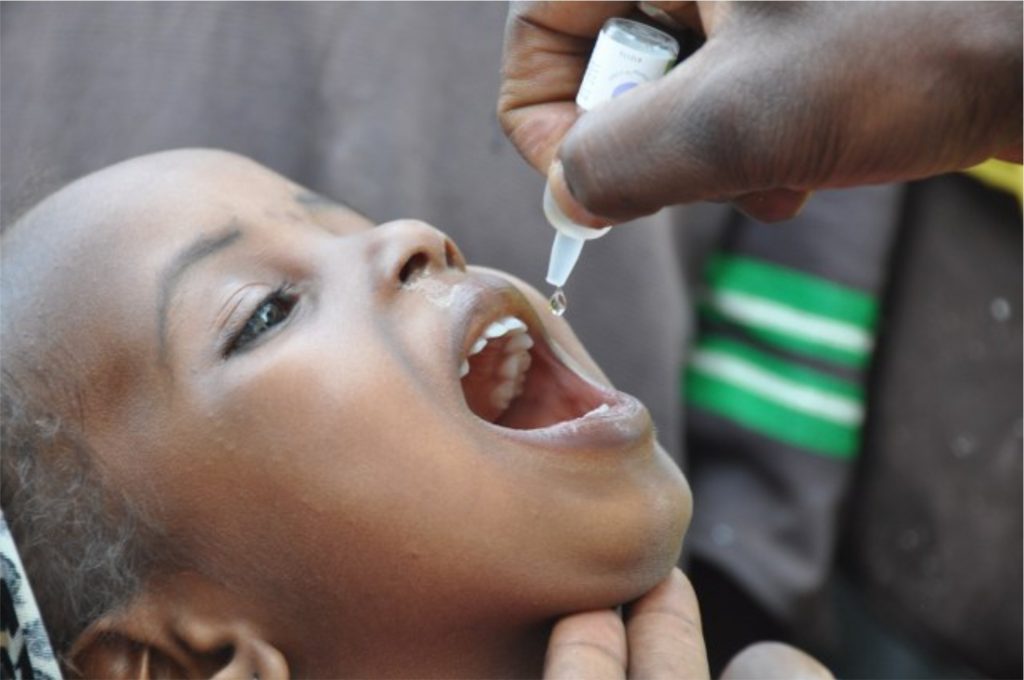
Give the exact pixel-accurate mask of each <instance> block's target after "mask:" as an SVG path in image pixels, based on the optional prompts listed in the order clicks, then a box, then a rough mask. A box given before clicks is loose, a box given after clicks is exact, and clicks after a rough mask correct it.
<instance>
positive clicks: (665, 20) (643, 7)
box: [638, 2, 683, 30]
mask: <svg viewBox="0 0 1024 680" xmlns="http://www.w3.org/2000/svg"><path fill="white" fill-rule="evenodd" d="M638 8H639V9H640V11H641V12H643V13H644V14H646V15H647V16H649V17H650V18H652V19H654V20H655V21H657V22H658V23H659V24H661V25H662V26H668V27H669V28H674V29H676V30H681V29H682V28H683V25H682V24H681V23H679V22H678V21H676V20H675V18H673V16H672V15H671V14H669V13H668V12H666V11H665V10H663V9H661V8H659V7H655V6H654V5H653V4H651V3H649V2H641V3H638Z"/></svg>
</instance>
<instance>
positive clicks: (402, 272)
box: [377, 220, 466, 284]
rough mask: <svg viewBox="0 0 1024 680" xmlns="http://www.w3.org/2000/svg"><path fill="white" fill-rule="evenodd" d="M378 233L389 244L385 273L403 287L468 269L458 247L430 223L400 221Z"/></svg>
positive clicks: (392, 223) (380, 228)
mask: <svg viewBox="0 0 1024 680" xmlns="http://www.w3.org/2000/svg"><path fill="white" fill-rule="evenodd" d="M377 229H378V230H379V232H378V233H379V234H380V236H381V237H383V238H384V240H385V242H386V244H387V245H386V246H385V248H384V250H385V253H386V254H385V259H386V261H387V264H386V268H385V271H386V272H388V276H389V277H390V278H391V279H392V280H393V281H394V280H397V282H398V283H399V284H404V283H408V282H409V281H411V280H413V279H415V278H416V277H419V276H424V275H429V274H432V273H438V272H441V271H444V270H446V269H459V270H462V271H464V270H465V269H466V260H465V258H463V257H462V253H461V252H459V249H458V247H457V246H456V245H455V244H454V243H453V242H452V240H451V239H449V238H448V237H447V236H445V235H444V234H443V233H441V232H440V231H438V230H437V229H435V228H434V227H432V226H430V225H429V224H427V223H426V222H420V221H419V220H396V221H394V222H388V223H386V224H382V225H380V226H379V227H377Z"/></svg>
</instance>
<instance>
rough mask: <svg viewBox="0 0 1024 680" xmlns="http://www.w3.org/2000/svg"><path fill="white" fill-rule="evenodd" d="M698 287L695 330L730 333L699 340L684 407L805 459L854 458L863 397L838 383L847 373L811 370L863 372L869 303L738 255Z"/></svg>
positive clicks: (718, 260)
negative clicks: (804, 453) (811, 455)
mask: <svg viewBox="0 0 1024 680" xmlns="http://www.w3.org/2000/svg"><path fill="white" fill-rule="evenodd" d="M706 280H707V290H706V293H705V296H704V299H703V301H702V303H701V306H700V310H701V315H702V317H703V319H702V321H703V322H704V323H703V324H702V325H704V326H705V327H708V326H710V327H712V328H714V327H716V326H717V327H721V328H726V329H732V330H733V331H738V332H734V333H733V334H732V336H733V337H730V335H727V334H724V333H715V332H705V333H703V334H702V335H701V337H700V339H699V340H698V342H697V346H696V348H695V350H694V352H693V354H692V356H691V358H690V362H689V366H688V370H687V374H686V376H685V380H684V384H685V385H686V396H687V400H688V401H689V402H690V404H691V405H693V406H696V407H699V408H703V409H706V410H708V411H711V412H714V413H717V414H718V415H721V416H724V417H726V418H728V419H730V420H733V421H735V422H737V423H738V424H740V425H742V426H744V427H747V428H749V429H752V430H754V431H756V432H758V433H760V434H762V435H765V436H767V437H769V438H772V439H775V440H779V441H782V442H785V443H787V444H790V445H793V446H797V447H800V448H803V449H806V450H808V451H812V452H815V453H819V454H822V455H827V456H833V457H839V458H849V457H851V456H853V455H854V454H855V453H856V451H857V448H858V446H859V443H860V436H859V435H860V427H861V424H862V422H863V420H864V393H863V389H862V387H861V385H860V383H859V381H853V380H850V379H848V378H844V377H842V375H843V373H848V371H842V370H839V371H834V372H828V371H827V370H823V369H822V368H820V367H821V366H824V367H825V368H826V369H827V368H828V367H829V366H830V365H834V366H836V367H839V368H844V367H845V368H849V369H863V368H864V367H865V365H866V363H867V362H868V361H869V359H870V357H871V351H872V348H873V346H874V330H875V323H876V320H877V317H878V304H877V302H876V300H875V299H874V298H873V297H872V296H870V295H868V294H865V293H863V292H861V291H858V290H855V289H853V288H850V287H846V286H843V285H840V284H837V283H835V282H833V281H828V280H825V279H822V278H819V277H816V276H812V275H810V274H806V273H803V272H799V271H796V270H794V269H790V268H787V267H783V266H780V265H777V264H772V263H768V262H764V261H759V260H756V259H754V258H751V257H745V256H738V255H717V256H716V257H714V258H713V259H712V260H711V262H710V264H709V266H708V269H707V278H706ZM737 335H738V336H739V339H737V338H736V337H735V336H737Z"/></svg>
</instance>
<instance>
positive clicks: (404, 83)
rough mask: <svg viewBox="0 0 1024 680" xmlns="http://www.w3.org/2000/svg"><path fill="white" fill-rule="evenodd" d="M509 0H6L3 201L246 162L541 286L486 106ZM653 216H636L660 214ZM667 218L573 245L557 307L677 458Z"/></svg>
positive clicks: (536, 194)
mask: <svg viewBox="0 0 1024 680" xmlns="http://www.w3.org/2000/svg"><path fill="white" fill-rule="evenodd" d="M506 9H507V8H506V5H505V4H504V3H384V4H379V3H370V4H366V3H255V4H251V5H250V4H247V3H175V2H170V3H109V4H108V3H40V4H36V3H4V4H3V7H2V19H3V41H2V54H0V56H2V58H0V69H2V72H0V81H2V84H3V85H2V86H3V91H2V97H0V106H2V111H0V118H2V121H3V125H2V128H0V146H2V149H3V154H2V168H0V175H2V180H3V187H2V188H3V214H4V218H5V220H6V219H9V218H10V216H11V215H12V214H14V213H15V211H17V210H18V209H19V208H20V207H21V206H24V205H25V203H26V202H28V201H30V200H32V199H33V198H37V197H40V194H42V193H44V192H45V191H46V190H47V189H52V188H56V187H58V186H60V185H61V184H63V183H65V182H67V181H68V180H71V179H74V178H76V177H78V176H81V175H83V174H85V173H87V172H90V171H92V170H96V169H98V168H101V167H103V166H105V165H108V164H110V163H113V162H116V161H119V160H123V159H125V158H129V157H131V156H135V155H139V154H142V153H146V152H151V151H157V150H161V149H168V148H175V147H183V146H214V147H220V148H224V149H229V150H232V151H237V152H240V153H242V154H245V155H248V156H251V157H253V158H254V159H256V160H257V161H259V162H261V163H263V164H265V165H267V166H269V167H271V168H273V169H274V170H276V171H278V172H280V173H282V174H284V175H286V176H288V177H290V178H293V179H295V180H297V181H299V182H301V183H304V184H306V185H307V186H309V187H311V188H312V189H314V190H316V191H318V192H320V193H323V194H325V195H327V196H330V197H332V198H335V199H337V200H339V201H341V202H343V203H347V204H348V205H350V206H352V207H353V208H355V209H356V210H358V211H360V212H362V213H364V214H365V215H367V216H369V217H371V218H372V219H374V220H377V221H387V220H390V219H395V218H399V217H415V218H419V219H423V220H426V221H428V222H431V223H432V224H434V225H435V226H437V227H439V228H440V229H442V230H444V231H446V232H447V233H449V234H450V235H451V236H452V237H453V238H454V240H455V242H456V243H457V244H458V245H459V246H460V248H461V249H462V250H463V252H464V253H465V255H466V256H467V259H468V260H469V261H470V262H471V263H474V264H483V265H489V266H494V267H498V268H501V269H505V270H508V271H510V272H512V273H513V274H516V275H517V276H520V277H522V278H524V279H526V280H527V281H529V282H531V283H533V284H534V285H536V286H538V287H539V288H540V289H541V290H546V285H545V284H544V280H543V276H544V272H545V270H546V267H547V255H548V250H549V249H550V247H551V239H552V235H553V233H554V232H553V230H552V229H551V227H550V226H548V225H547V224H546V222H545V221H544V217H543V215H542V213H541V209H540V200H541V194H542V191H543V179H542V178H541V177H540V176H539V175H538V174H536V173H535V172H534V171H532V170H531V169H530V168H529V167H527V165H526V164H525V163H524V162H523V161H522V160H521V159H520V158H519V156H518V155H517V153H516V152H515V150H514V149H513V148H512V146H511V144H509V142H508V141H506V140H505V138H504V136H503V135H502V133H501V130H500V128H499V126H498V123H497V119H496V116H495V102H496V98H497V91H498V82H499V68H500V66H499V62H500V56H501V38H502V34H503V27H504V23H505V14H506ZM666 220H667V218H666V217H661V218H657V219H648V220H644V221H645V222H658V221H666ZM669 244H670V239H669V232H668V230H666V229H665V228H664V226H663V225H657V224H653V225H652V224H647V225H645V227H644V228H640V227H634V226H632V225H629V226H625V227H623V228H621V229H618V230H614V231H613V233H610V234H609V235H607V236H606V237H605V238H603V239H601V240H600V241H596V242H593V243H590V244H588V245H587V247H586V249H585V251H584V254H583V257H582V260H581V262H580V264H579V265H578V266H577V269H576V271H575V273H574V274H573V277H572V278H571V279H570V281H569V284H568V286H567V289H566V292H567V294H568V296H569V302H570V307H569V311H568V313H567V318H568V319H569V320H570V321H571V323H572V325H573V327H574V328H575V329H576V331H577V333H578V334H579V336H580V337H581V339H582V340H583V342H584V344H585V345H586V346H587V347H588V348H589V350H590V351H591V353H592V354H593V356H594V357H595V359H596V360H597V362H598V363H599V364H600V365H601V366H602V367H603V368H604V369H605V371H606V372H607V373H608V375H609V376H610V377H611V378H612V380H613V381H614V382H615V384H616V385H617V386H618V387H619V388H620V389H624V390H625V391H627V392H630V393H632V394H635V395H636V396H638V397H639V398H640V399H641V400H642V401H644V403H646V404H647V406H648V408H650V410H651V412H652V414H653V417H654V421H655V423H656V425H657V427H658V431H659V439H660V441H661V442H662V444H663V445H664V446H665V447H666V448H667V449H668V450H669V451H670V452H671V453H672V455H673V456H675V457H676V459H677V460H679V456H680V450H679V443H678V442H679V435H678V433H679V429H680V423H679V418H680V416H679V412H680V409H679V397H678V390H677V366H678V365H679V358H680V356H681V348H682V311H683V309H684V308H685V304H684V296H683V292H682V289H681V288H680V286H679V285H678V276H679V275H678V271H677V265H676V261H675V256H674V252H673V249H672V248H671V247H670V245H669Z"/></svg>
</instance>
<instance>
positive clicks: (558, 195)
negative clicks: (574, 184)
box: [548, 160, 611, 229]
mask: <svg viewBox="0 0 1024 680" xmlns="http://www.w3.org/2000/svg"><path fill="white" fill-rule="evenodd" d="M548 185H549V186H550V187H551V195H552V196H554V198H555V202H556V203H558V207H559V208H561V209H562V212H563V213H565V216H566V217H568V218H569V219H570V220H572V221H573V222H575V223H576V224H579V225H582V226H584V227H593V228H595V229H603V228H604V227H607V226H608V225H609V224H611V222H610V221H609V220H607V219H605V218H603V217H598V216H597V215H595V214H593V213H592V212H590V211H589V210H587V209H586V208H584V207H583V206H582V205H580V203H579V201H577V200H576V199H575V198H573V196H572V193H571V192H570V191H569V185H568V184H567V183H566V181H565V172H564V171H563V169H562V161H559V160H555V161H553V162H552V163H551V167H550V168H549V169H548Z"/></svg>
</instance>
